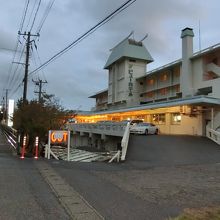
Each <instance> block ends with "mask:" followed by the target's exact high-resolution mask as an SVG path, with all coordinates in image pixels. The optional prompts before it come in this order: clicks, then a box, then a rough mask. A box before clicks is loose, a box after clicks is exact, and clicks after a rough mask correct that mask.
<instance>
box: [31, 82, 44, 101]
mask: <svg viewBox="0 0 220 220" xmlns="http://www.w3.org/2000/svg"><path fill="white" fill-rule="evenodd" d="M32 81H33V82H34V83H35V85H36V86H38V87H39V90H38V91H34V93H37V94H38V102H39V103H40V102H41V97H42V93H44V92H42V84H43V83H47V81H46V80H45V81H43V80H41V79H38V81H34V80H32Z"/></svg>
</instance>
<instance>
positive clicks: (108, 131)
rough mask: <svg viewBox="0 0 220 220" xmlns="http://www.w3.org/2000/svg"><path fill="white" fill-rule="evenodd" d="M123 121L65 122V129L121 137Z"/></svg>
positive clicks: (124, 126)
mask: <svg viewBox="0 0 220 220" xmlns="http://www.w3.org/2000/svg"><path fill="white" fill-rule="evenodd" d="M126 125H127V124H125V123H117V122H107V123H82V124H74V123H70V124H66V129H68V130H70V131H73V132H88V133H95V134H105V135H110V136H118V137H123V135H124V132H125V128H126Z"/></svg>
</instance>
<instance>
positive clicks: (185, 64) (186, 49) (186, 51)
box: [180, 27, 194, 97]
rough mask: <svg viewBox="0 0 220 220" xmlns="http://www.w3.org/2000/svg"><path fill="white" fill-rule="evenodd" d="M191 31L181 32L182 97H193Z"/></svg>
mask: <svg viewBox="0 0 220 220" xmlns="http://www.w3.org/2000/svg"><path fill="white" fill-rule="evenodd" d="M193 37H194V33H193V29H192V28H188V27H187V28H184V29H183V30H182V34H181V38H182V72H181V76H180V87H181V88H180V89H181V91H182V96H183V97H187V96H192V95H193V84H192V80H193V79H192V63H191V60H190V57H191V56H192V55H193Z"/></svg>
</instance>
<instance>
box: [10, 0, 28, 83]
mask: <svg viewBox="0 0 220 220" xmlns="http://www.w3.org/2000/svg"><path fill="white" fill-rule="evenodd" d="M29 2H30V0H26V2H25V5H24V10H23V15H22V19H21V23H20V28H19V30H20V31H21V30H22V29H23V26H24V21H25V18H26V15H27V10H28V6H29ZM19 43H20V36H19V35H18V37H17V42H16V46H15V50H14V54H13V58H12V63H11V65H10V67H9V69H8V77H7V84H6V85H8V87H9V86H10V85H9V84H10V77H11V74H12V67H13V63H14V62H15V57H16V54H17V51H18V48H19ZM22 54H23V52H22V53H21V56H22ZM20 59H21V57H20ZM19 62H20V61H19ZM14 75H15V72H14ZM14 75H13V76H12V79H11V81H13V79H14Z"/></svg>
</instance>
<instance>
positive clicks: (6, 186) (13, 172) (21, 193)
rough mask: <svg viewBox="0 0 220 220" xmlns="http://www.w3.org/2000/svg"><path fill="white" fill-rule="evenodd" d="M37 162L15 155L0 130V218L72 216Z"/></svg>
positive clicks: (15, 219) (63, 217) (65, 218)
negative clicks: (40, 170)
mask: <svg viewBox="0 0 220 220" xmlns="http://www.w3.org/2000/svg"><path fill="white" fill-rule="evenodd" d="M34 162H35V161H33V159H31V158H29V159H28V158H25V160H21V159H20V158H18V157H17V156H15V155H12V149H10V146H9V145H8V144H7V143H6V142H5V140H4V137H3V135H2V134H0V197H1V199H0V219H1V220H24V219H28V220H30V219H37V220H50V219H63V220H67V219H70V217H69V216H68V214H67V213H66V212H65V210H64V209H63V207H62V206H61V205H60V203H59V201H58V199H57V198H56V196H55V195H54V193H53V192H52V191H51V189H50V187H49V185H48V184H47V183H46V182H45V181H44V179H43V178H42V176H41V175H40V173H39V171H38V169H37V168H36V166H35V163H34Z"/></svg>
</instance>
